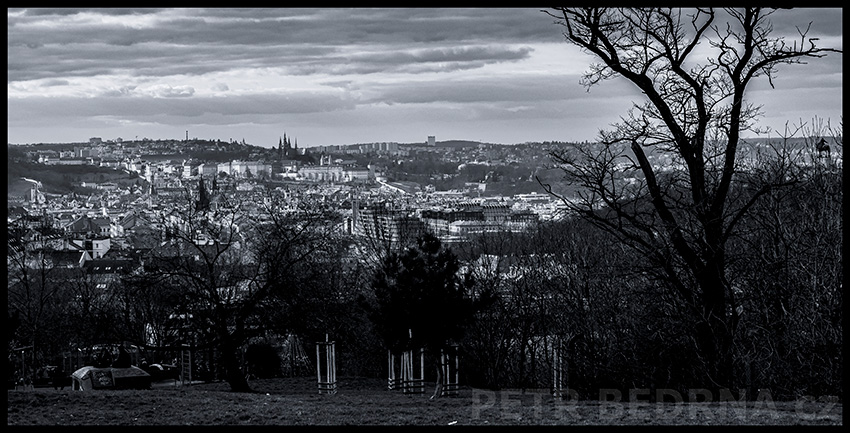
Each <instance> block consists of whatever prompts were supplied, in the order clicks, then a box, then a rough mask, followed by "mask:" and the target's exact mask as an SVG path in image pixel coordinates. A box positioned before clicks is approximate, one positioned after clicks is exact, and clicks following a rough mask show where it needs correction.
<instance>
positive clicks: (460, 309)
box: [370, 233, 480, 398]
mask: <svg viewBox="0 0 850 433" xmlns="http://www.w3.org/2000/svg"><path fill="white" fill-rule="evenodd" d="M459 269H460V264H459V261H458V258H457V256H456V255H455V254H454V253H453V252H452V251H451V250H449V249H446V248H443V246H442V245H441V243H440V240H439V239H438V238H437V237H436V236H434V235H432V234H428V233H426V234H424V235H422V236H420V237H419V238H418V239H417V242H416V245H415V246H414V247H410V248H408V249H406V250H405V251H403V252H401V253H396V252H391V253H390V254H389V255H388V256H387V257H386V258H385V259H384V261H383V266H382V268H381V269H379V270H378V271H377V272H376V273H375V277H374V279H373V282H372V288H373V290H374V296H375V297H374V304H372V305H371V306H370V311H371V314H370V318H371V319H372V321H373V323H374V324H375V326H376V328H377V330H378V333H379V334H380V335H381V336H382V338H383V339H384V343H385V344H386V346H387V347H388V348H389V349H390V350H391V351H393V352H398V351H403V350H408V349H412V348H420V347H424V348H425V350H426V353H428V356H429V359H436V357H438V356H439V354H440V350H441V349H443V348H446V347H447V346H448V345H449V344H450V343H451V342H453V341H458V340H459V339H460V338H461V337H462V335H463V332H464V328H465V326H466V325H468V324H469V322H470V320H471V319H472V317H473V315H474V312H475V309H476V308H478V305H479V303H480V300H476V299H473V297H472V296H471V292H470V289H471V287H472V281H471V277H470V276H468V275H467V276H465V277H460V276H459V275H458V270H459ZM437 376H438V380H437V389H436V391H435V393H434V397H437V396H439V394H440V385H441V382H442V380H441V371H440V369H439V365H438V366H437ZM432 398H433V397H432Z"/></svg>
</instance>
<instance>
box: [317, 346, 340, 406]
mask: <svg viewBox="0 0 850 433" xmlns="http://www.w3.org/2000/svg"><path fill="white" fill-rule="evenodd" d="M335 352H336V350H335V342H333V341H328V335H327V334H325V341H323V342H318V343H316V375H317V376H318V380H319V394H336V353H335Z"/></svg>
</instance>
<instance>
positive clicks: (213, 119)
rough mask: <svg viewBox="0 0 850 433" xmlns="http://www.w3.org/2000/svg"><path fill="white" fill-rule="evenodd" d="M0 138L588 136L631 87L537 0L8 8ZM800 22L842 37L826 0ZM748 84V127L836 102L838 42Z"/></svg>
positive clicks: (784, 25)
mask: <svg viewBox="0 0 850 433" xmlns="http://www.w3.org/2000/svg"><path fill="white" fill-rule="evenodd" d="M7 14H8V56H9V57H8V78H7V87H8V126H7V128H8V140H9V142H10V143H17V144H23V143H37V142H53V143H57V142H80V141H87V140H88V139H89V137H102V138H103V139H104V140H106V139H115V138H118V137H121V138H123V139H125V140H128V139H130V140H131V139H135V138H137V137H138V138H143V137H148V138H152V139H182V138H184V137H185V134H186V131H188V134H189V137H190V138H193V137H197V138H202V139H221V140H229V139H234V140H239V141H241V140H242V139H244V140H245V141H246V142H247V143H250V144H255V145H260V146H273V145H277V143H278V140H279V139H280V137H281V136H282V135H283V134H284V133H285V134H287V137H290V138H294V139H295V140H297V142H298V145H299V147H309V146H315V145H328V144H348V143H366V142H381V141H395V142H402V143H405V142H424V141H425V140H426V139H427V136H429V135H435V136H436V138H437V140H438V141H442V140H450V139H457V140H478V141H485V142H492V143H505V144H512V143H522V142H527V141H551V140H560V141H581V140H594V139H596V137H597V132H598V131H599V129H601V128H605V127H606V126H607V125H609V124H610V123H612V122H615V121H617V120H618V119H619V116H622V115H624V114H625V113H626V112H627V110H628V108H629V106H630V105H631V103H630V101H631V100H632V99H634V98H639V97H640V94H639V93H637V92H635V91H634V90H633V88H632V87H630V86H629V85H628V84H626V83H625V82H624V81H623V80H622V79H615V80H611V81H606V82H605V83H603V84H601V85H599V86H595V87H592V88H591V89H590V91H589V92H588V91H587V89H586V88H585V87H583V86H582V85H580V84H579V79H580V77H581V74H582V73H583V72H584V71H586V70H587V68H588V65H589V64H590V62H591V60H592V59H591V58H590V57H589V56H588V55H586V54H583V53H582V52H580V51H579V50H578V49H577V48H575V47H573V46H571V45H569V44H567V43H566V42H564V37H563V34H562V30H561V29H562V28H561V27H560V26H558V25H555V24H554V23H553V21H554V20H553V19H552V18H551V17H549V16H548V15H546V14H544V13H543V12H541V11H540V10H539V9H537V8H534V9H519V8H512V9H454V8H451V9H420V8H417V9H360V8H358V9H336V8H335V9H308V8H295V9H135V10H134V9H95V10H77V9H8V10H7ZM773 22H774V27H775V32H776V34H780V33H781V34H787V35H788V36H789V38H793V37H794V36H795V35H796V30H795V26H802V27H803V28H805V26H806V25H807V24H808V23H809V22H812V23H813V26H812V31H811V34H812V35H814V36H817V37H819V38H820V41H819V44H820V45H821V46H829V47H833V48H842V45H841V44H842V10H841V9H796V10H791V11H782V12H779V13H777V14H776V15H774V19H773ZM773 84H774V86H775V89H770V86H769V84H768V83H767V82H766V81H761V82H759V83H758V84H757V85H755V86H753V87H752V88H751V91H750V92H749V94H748V96H749V98H750V100H751V101H753V102H755V103H758V104H762V105H764V109H763V111H764V114H765V116H764V117H763V119H762V123H763V124H764V125H768V126H771V127H773V128H779V129H782V128H783V127H784V125H785V123H786V122H792V123H795V124H796V123H799V122H800V120H802V121H810V120H811V119H812V118H813V117H814V116H818V117H820V118H822V119H827V120H830V121H831V122H832V123H833V124H834V125H837V124H838V122H839V121H840V117H841V114H842V110H841V109H842V99H841V98H842V93H843V92H842V54H831V55H829V56H827V57H826V58H823V59H813V60H811V61H810V62H809V64H808V65H785V66H783V67H781V69H780V71H779V74H778V78H777V79H775V80H774V82H773Z"/></svg>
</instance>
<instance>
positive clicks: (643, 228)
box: [544, 7, 841, 388]
mask: <svg viewBox="0 0 850 433" xmlns="http://www.w3.org/2000/svg"><path fill="white" fill-rule="evenodd" d="M546 13H547V14H549V15H550V16H552V17H555V18H556V19H557V21H556V22H557V23H559V24H560V25H562V26H563V27H564V28H565V30H564V36H565V37H566V40H567V41H568V42H569V43H572V44H575V45H577V46H578V47H580V48H581V49H582V50H584V51H585V52H588V53H590V54H591V55H593V56H594V57H595V58H596V59H598V60H599V63H596V64H594V65H592V66H591V67H590V70H589V71H588V72H587V73H586V75H585V76H584V79H583V82H584V84H585V85H586V86H588V87H590V86H593V85H596V84H599V83H601V82H603V81H605V80H607V79H610V78H614V77H622V78H625V79H626V80H627V81H628V82H630V83H632V84H633V85H635V86H636V87H637V89H639V90H640V91H641V92H642V94H643V95H645V101H643V102H642V103H636V104H635V105H634V106H633V108H632V109H631V110H630V111H629V112H628V114H627V115H626V116H625V117H624V118H622V119H621V120H622V121H621V123H619V124H615V125H613V129H611V130H609V131H603V132H601V134H600V135H601V143H599V144H591V145H587V146H576V147H575V148H574V150H573V151H567V152H560V153H554V154H553V155H552V157H553V160H554V161H555V162H556V163H557V164H559V165H560V167H561V168H562V169H563V170H564V171H565V173H566V175H567V177H568V178H569V179H570V180H572V181H573V182H575V183H577V184H579V185H581V186H582V187H584V188H583V191H582V192H581V193H579V194H578V195H577V197H576V198H573V197H563V196H559V197H561V198H562V199H563V201H564V203H565V204H567V205H568V206H569V207H570V208H571V209H572V210H573V211H575V212H577V213H578V214H580V215H581V216H583V217H585V218H587V219H589V220H590V221H592V222H594V223H595V224H596V225H597V226H599V227H601V228H603V229H605V230H608V231H610V232H612V233H614V234H616V235H617V236H618V237H619V238H620V239H621V240H622V241H623V242H625V243H626V244H628V245H630V246H632V247H634V248H636V249H638V250H639V251H641V253H642V254H643V255H644V256H645V258H646V260H647V262H649V263H651V264H652V265H654V266H655V268H656V269H659V270H660V271H661V274H662V275H663V277H664V278H665V280H666V281H667V283H668V285H669V287H671V288H672V290H673V291H674V292H675V293H676V295H677V296H678V297H679V298H680V299H681V300H682V301H683V302H684V303H685V305H687V308H688V310H689V314H690V315H692V317H693V318H694V329H695V330H694V335H693V341H694V344H695V346H696V348H697V349H698V353H700V354H701V359H702V361H703V362H704V375H705V378H706V379H707V380H709V381H711V382H713V383H714V384H715V386H718V387H730V388H731V387H732V386H731V385H732V383H731V380H732V362H731V347H732V342H733V335H734V330H735V328H736V323H737V320H738V318H737V314H736V306H737V305H736V304H737V301H736V299H735V293H734V292H733V291H732V287H731V285H730V282H729V280H728V278H727V266H728V258H727V242H728V240H729V239H730V237H731V236H733V234H734V233H735V232H736V230H737V228H738V227H737V225H738V223H739V222H740V220H741V218H742V216H743V215H745V214H746V213H747V212H748V211H749V210H750V209H751V207H752V206H753V205H754V204H755V203H756V202H758V200H759V199H760V197H762V196H764V195H765V194H767V193H768V192H770V191H772V190H774V189H775V188H778V187H782V186H784V185H787V184H788V182H786V181H783V180H780V181H779V182H776V183H766V184H763V185H758V186H757V187H756V188H749V189H746V190H744V189H741V188H735V187H734V186H735V184H736V183H737V182H738V181H739V177H738V175H739V173H740V171H741V169H742V167H741V158H742V156H741V151H740V150H741V149H740V146H741V134H742V132H744V131H748V130H756V129H757V128H756V120H757V118H758V116H759V107H757V106H754V105H752V104H749V103H747V101H746V99H745V92H746V90H747V89H748V87H749V86H750V84H751V83H753V82H754V80H756V79H759V78H766V79H767V80H768V81H770V83H771V85H772V78H773V77H774V75H775V74H776V72H777V70H778V67H779V66H780V65H782V64H795V63H804V61H805V60H806V59H812V58H819V57H823V56H825V55H826V54H827V53H829V52H834V53H840V52H841V51H840V50H836V49H831V48H820V47H818V46H817V45H816V40H817V39H816V38H812V37H809V36H808V32H809V27H806V28H804V29H798V32H799V40H797V41H794V42H793V43H788V42H786V41H785V40H784V39H783V38H781V37H774V36H772V33H773V30H774V29H773V26H772V24H771V22H770V20H769V18H770V16H771V15H772V14H773V13H775V10H764V9H761V8H746V9H743V10H738V9H725V10H723V11H715V10H713V9H702V8H700V9H694V10H687V11H686V10H679V9H666V8H640V9H629V8H616V9H608V8H562V7H561V8H554V12H553V11H546ZM705 51H707V52H708V53H707V55H708V58H707V60H706V61H705V62H704V63H701V64H700V63H698V62H697V61H695V60H694V59H693V57H694V56H696V55H697V54H696V53H699V52H705ZM544 187H547V189H548V191H549V192H550V193H553V194H555V195H557V193H556V192H555V191H552V189H551V187H548V186H547V185H544ZM739 193H740V194H747V195H746V197H742V198H740V199H735V200H733V198H732V197H731V196H732V195H734V194H739Z"/></svg>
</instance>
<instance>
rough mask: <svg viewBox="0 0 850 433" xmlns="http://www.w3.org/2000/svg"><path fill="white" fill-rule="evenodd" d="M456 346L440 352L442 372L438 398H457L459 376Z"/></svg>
mask: <svg viewBox="0 0 850 433" xmlns="http://www.w3.org/2000/svg"><path fill="white" fill-rule="evenodd" d="M458 358H459V356H458V347H457V345H451V346H449V347H448V348H446V349H441V350H440V368H441V369H442V372H443V375H442V376H443V377H442V378H441V379H442V381H443V388H442V389H441V390H440V396H441V397H444V396H448V397H457V396H458V393H459V391H460V384H459V383H460V382H459V379H460V374H459V366H460V361H459V359H458Z"/></svg>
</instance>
